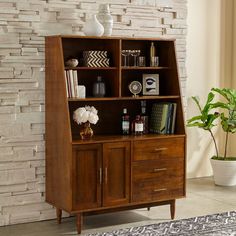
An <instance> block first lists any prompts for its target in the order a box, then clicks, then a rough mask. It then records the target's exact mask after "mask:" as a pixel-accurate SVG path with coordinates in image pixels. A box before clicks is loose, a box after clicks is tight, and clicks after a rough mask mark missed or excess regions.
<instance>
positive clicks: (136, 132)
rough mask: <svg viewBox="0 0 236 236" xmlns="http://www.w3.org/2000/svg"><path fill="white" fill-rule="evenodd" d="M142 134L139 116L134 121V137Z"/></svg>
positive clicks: (141, 123)
mask: <svg viewBox="0 0 236 236" xmlns="http://www.w3.org/2000/svg"><path fill="white" fill-rule="evenodd" d="M142 134H143V120H142V119H141V116H140V115H137V116H136V118H135V121H134V135H142Z"/></svg>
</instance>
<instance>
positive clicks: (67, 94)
mask: <svg viewBox="0 0 236 236" xmlns="http://www.w3.org/2000/svg"><path fill="white" fill-rule="evenodd" d="M64 75H65V82H66V96H67V97H69V91H68V82H67V75H66V70H65V71H64Z"/></svg>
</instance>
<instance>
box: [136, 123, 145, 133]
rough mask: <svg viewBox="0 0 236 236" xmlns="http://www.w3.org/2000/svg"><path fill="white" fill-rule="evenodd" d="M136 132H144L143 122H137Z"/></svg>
mask: <svg viewBox="0 0 236 236" xmlns="http://www.w3.org/2000/svg"><path fill="white" fill-rule="evenodd" d="M134 129H135V132H143V123H135V128H134Z"/></svg>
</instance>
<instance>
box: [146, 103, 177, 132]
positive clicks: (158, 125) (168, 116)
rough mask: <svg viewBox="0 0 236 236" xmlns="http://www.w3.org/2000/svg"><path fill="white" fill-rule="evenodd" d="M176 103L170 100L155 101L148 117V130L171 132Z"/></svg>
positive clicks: (173, 125) (174, 118)
mask: <svg viewBox="0 0 236 236" xmlns="http://www.w3.org/2000/svg"><path fill="white" fill-rule="evenodd" d="M176 108H177V104H176V103H172V102H163V103H155V104H153V106H152V111H151V117H150V132H152V133H157V134H173V133H174V128H175V120H176Z"/></svg>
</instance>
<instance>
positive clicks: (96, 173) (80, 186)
mask: <svg viewBox="0 0 236 236" xmlns="http://www.w3.org/2000/svg"><path fill="white" fill-rule="evenodd" d="M72 163H73V172H72V174H73V175H72V176H73V178H72V181H73V210H83V209H88V208H89V209H92V208H97V207H100V206H101V188H102V146H101V145H100V144H90V145H76V146H73V162H72Z"/></svg>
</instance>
